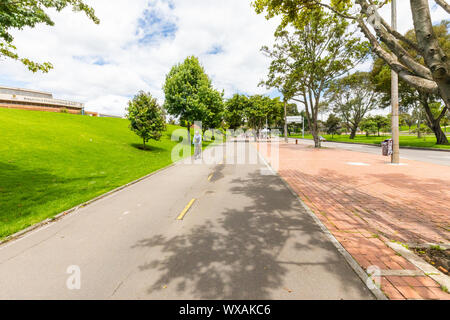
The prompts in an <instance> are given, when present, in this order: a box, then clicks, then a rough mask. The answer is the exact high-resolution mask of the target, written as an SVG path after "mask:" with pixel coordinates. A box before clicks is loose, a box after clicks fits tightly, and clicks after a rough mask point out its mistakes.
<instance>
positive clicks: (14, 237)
mask: <svg viewBox="0 0 450 320" xmlns="http://www.w3.org/2000/svg"><path fill="white" fill-rule="evenodd" d="M183 160H185V159H181V160H179V161H177V162H175V163H172V164H170V165H167V166H165V167H163V168H161V169H158V170H156V171H154V172H152V173H150V174H148V175H146V176H144V177H142V178H139V179H137V180H134V181H132V182H129V183H127V184H125V185H123V186H120V187H118V188H116V189H113V190H111V191H108V192H107V193H104V194H102V195H100V196H98V197H96V198H94V199H91V200H88V201H86V202H84V203H81V204H79V205H77V206H75V207H73V208H71V209H68V210H66V211H63V212H61V213H59V214H57V215H56V216H55V217H53V218H48V219H45V220H44V221H41V222H38V223H36V224H34V225H32V226H30V227H28V228H26V229H24V230H21V231H18V232H16V233H14V234H12V235H10V236H8V237H6V238H5V239H3V240H1V241H0V246H2V245H4V244H6V243H8V242H11V241H14V240H17V239H19V238H21V237H22V236H24V235H26V234H28V233H30V232H31V231H34V230H36V229H39V228H41V227H43V226H45V225H48V224H50V223H52V222H57V221H59V220H60V219H61V218H63V217H65V216H67V215H68V214H70V213H74V212H75V211H78V209H81V208H84V207H86V206H88V205H90V204H92V203H94V202H97V201H99V200H101V199H104V198H106V197H108V196H110V195H112V194H115V193H117V192H119V191H121V190H123V189H126V188H128V187H130V186H132V185H134V184H136V183H138V182H141V181H143V180H145V179H148V178H150V177H151V176H154V175H156V174H158V173H161V172H163V171H165V170H168V169H170V168H172V167H174V166H176V165H177V164H178V163H179V162H180V161H183Z"/></svg>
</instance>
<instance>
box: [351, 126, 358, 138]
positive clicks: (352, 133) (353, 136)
mask: <svg viewBox="0 0 450 320" xmlns="http://www.w3.org/2000/svg"><path fill="white" fill-rule="evenodd" d="M356 131H358V126H353V127H352V131H351V133H350V139H352V140H353V139H355V137H356Z"/></svg>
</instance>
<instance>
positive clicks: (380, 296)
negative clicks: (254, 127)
mask: <svg viewBox="0 0 450 320" xmlns="http://www.w3.org/2000/svg"><path fill="white" fill-rule="evenodd" d="M255 149H256V148H255ZM256 151H257V152H258V155H259V156H260V157H261V159H263V161H264V162H265V163H266V164H267V166H268V167H270V168H271V170H272V171H273V173H274V174H275V175H276V176H277V177H279V178H280V180H281V181H282V182H283V184H284V185H285V186H286V188H287V189H288V190H289V191H290V192H291V193H292V195H293V196H294V197H295V198H296V199H297V201H298V202H299V203H300V204H301V205H302V207H303V208H304V209H305V210H306V212H307V213H308V215H309V216H311V218H312V219H313V220H314V222H315V223H317V225H318V226H319V227H320V229H321V230H322V231H323V232H324V233H325V235H326V236H327V238H328V239H329V240H330V241H331V243H333V245H334V246H335V247H336V249H337V250H338V251H339V253H341V254H342V256H343V257H344V259H345V261H346V262H347V263H348V264H349V266H350V267H351V268H352V269H353V271H355V273H356V274H357V275H358V277H359V278H360V279H361V280H362V282H363V283H364V285H365V286H366V287H367V289H369V290H370V292H372V294H373V295H374V296H375V298H376V299H377V300H389V299H388V298H387V297H386V295H385V294H384V293H383V291H381V289H379V288H378V287H377V286H376V285H374V286H373V287H372V288H371V287H369V286H368V285H367V284H368V283H372V282H373V281H372V279H371V278H370V277H369V276H368V274H367V273H366V272H365V271H364V269H363V268H361V266H360V265H359V264H358V262H356V260H355V259H354V258H353V257H352V255H351V254H350V253H348V251H347V250H345V248H344V247H343V246H342V245H341V243H340V242H339V241H338V240H337V239H336V238H335V237H334V236H333V234H332V233H331V232H330V231H329V230H328V229H327V227H326V226H325V225H324V224H323V223H322V221H320V219H319V218H318V217H317V216H316V215H315V214H314V212H312V210H311V209H310V208H309V207H308V206H307V205H306V204H305V203H304V202H303V200H302V199H301V198H300V197H299V195H298V194H297V193H296V192H295V191H294V190H293V189H292V188H291V186H290V185H289V184H288V183H287V181H286V180H284V179H283V177H281V176H280V175H279V173H278V172H276V171H275V170H274V169H273V168H272V166H271V165H270V164H269V163H268V162H267V161H266V160H265V159H264V157H263V156H262V155H261V153H260V152H259V150H258V149H256Z"/></svg>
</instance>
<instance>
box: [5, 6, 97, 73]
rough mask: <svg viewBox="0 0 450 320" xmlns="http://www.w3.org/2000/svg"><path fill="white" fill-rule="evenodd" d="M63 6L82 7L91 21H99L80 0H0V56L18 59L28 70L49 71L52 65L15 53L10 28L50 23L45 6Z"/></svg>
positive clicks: (77, 9)
mask: <svg viewBox="0 0 450 320" xmlns="http://www.w3.org/2000/svg"><path fill="white" fill-rule="evenodd" d="M66 7H72V9H73V11H83V12H84V13H85V14H86V15H87V16H88V17H89V19H91V20H92V21H93V22H94V23H96V24H98V23H100V20H99V19H98V18H97V17H96V16H95V12H94V9H92V8H91V7H89V6H88V5H86V4H85V3H84V2H83V1H82V0H52V1H49V0H29V1H18V0H2V1H1V2H0V58H2V57H6V58H10V59H13V60H18V61H20V62H22V63H23V64H24V65H25V66H27V67H28V69H29V70H30V71H32V72H37V71H42V72H48V71H50V69H52V68H53V66H52V64H51V63H49V62H44V63H37V62H34V61H32V60H30V59H28V58H21V57H20V56H19V54H18V53H17V51H16V47H15V45H14V36H13V35H12V33H11V31H13V30H14V29H17V30H22V29H24V28H26V27H30V28H34V27H35V26H36V25H38V24H41V23H44V24H47V25H49V26H53V25H54V22H53V21H52V20H51V18H50V17H49V15H48V13H47V12H46V10H47V9H56V11H58V12H59V11H61V10H62V9H64V8H66Z"/></svg>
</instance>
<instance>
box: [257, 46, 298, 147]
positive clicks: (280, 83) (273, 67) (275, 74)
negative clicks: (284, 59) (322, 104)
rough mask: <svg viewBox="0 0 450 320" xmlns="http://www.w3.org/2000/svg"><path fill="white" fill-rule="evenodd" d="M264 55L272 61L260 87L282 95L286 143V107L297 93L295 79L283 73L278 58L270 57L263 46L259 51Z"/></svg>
mask: <svg viewBox="0 0 450 320" xmlns="http://www.w3.org/2000/svg"><path fill="white" fill-rule="evenodd" d="M261 50H262V51H263V52H264V53H267V55H268V56H269V57H271V58H272V59H273V60H272V62H271V64H270V68H269V75H268V79H267V80H266V81H261V83H260V85H265V86H266V87H267V88H268V89H271V88H276V89H278V90H279V91H280V92H281V94H282V95H283V104H284V121H283V122H284V138H285V141H286V143H287V142H288V123H287V105H288V101H289V100H290V99H291V98H293V97H294V96H295V95H296V94H297V92H298V87H297V86H296V83H295V82H296V79H295V77H294V76H293V74H290V73H283V66H282V64H280V60H279V59H280V57H279V56H274V55H271V52H270V50H269V48H268V47H266V46H264V47H262V49H261Z"/></svg>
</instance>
